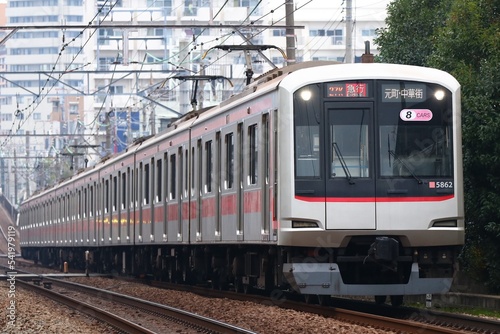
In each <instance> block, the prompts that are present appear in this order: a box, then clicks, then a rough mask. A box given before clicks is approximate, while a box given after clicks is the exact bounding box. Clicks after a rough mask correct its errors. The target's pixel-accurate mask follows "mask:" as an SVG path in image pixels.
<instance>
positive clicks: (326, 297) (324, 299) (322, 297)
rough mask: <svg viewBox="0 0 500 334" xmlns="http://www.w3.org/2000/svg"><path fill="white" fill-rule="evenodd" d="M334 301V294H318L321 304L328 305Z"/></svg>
mask: <svg viewBox="0 0 500 334" xmlns="http://www.w3.org/2000/svg"><path fill="white" fill-rule="evenodd" d="M331 302H332V296H329V295H318V303H319V305H321V306H328V305H330V304H331Z"/></svg>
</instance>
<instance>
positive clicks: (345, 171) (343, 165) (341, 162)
mask: <svg viewBox="0 0 500 334" xmlns="http://www.w3.org/2000/svg"><path fill="white" fill-rule="evenodd" d="M332 146H333V149H334V150H335V153H336V154H337V156H338V157H339V161H340V165H341V166H342V169H343V170H344V174H345V176H346V178H347V181H348V182H349V184H354V181H353V180H352V176H351V172H350V171H349V168H348V167H347V164H346V163H345V160H344V156H343V155H342V153H341V152H340V149H339V146H338V145H337V143H332Z"/></svg>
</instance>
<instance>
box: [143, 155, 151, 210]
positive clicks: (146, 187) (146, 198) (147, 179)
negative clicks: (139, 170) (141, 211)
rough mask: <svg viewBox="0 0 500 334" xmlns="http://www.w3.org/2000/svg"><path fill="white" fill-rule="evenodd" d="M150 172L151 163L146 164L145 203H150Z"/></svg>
mask: <svg viewBox="0 0 500 334" xmlns="http://www.w3.org/2000/svg"><path fill="white" fill-rule="evenodd" d="M150 176H151V175H150V172H149V164H145V165H144V188H143V191H144V198H143V199H144V201H143V204H144V205H148V204H149V182H150Z"/></svg>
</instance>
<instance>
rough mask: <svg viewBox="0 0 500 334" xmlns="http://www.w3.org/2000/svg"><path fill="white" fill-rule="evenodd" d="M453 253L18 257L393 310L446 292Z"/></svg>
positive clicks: (154, 250)
mask: <svg viewBox="0 0 500 334" xmlns="http://www.w3.org/2000/svg"><path fill="white" fill-rule="evenodd" d="M86 251H88V252H89V253H88V255H87V256H86ZM457 251H458V249H452V248H444V247H432V248H426V249H423V248H422V249H412V248H404V247H402V246H401V245H400V243H399V242H398V240H397V238H391V237H372V238H370V237H360V238H354V239H353V240H352V241H351V242H350V243H349V245H348V247H346V248H341V249H332V248H305V247H300V248H299V247H294V248H292V247H278V246H276V245H251V244H230V245H191V246H189V245H176V246H158V245H149V246H143V245H136V246H114V247H106V248H84V247H72V248H34V247H32V248H24V249H23V251H22V255H23V257H24V258H27V259H32V260H34V261H35V262H38V263H40V264H42V265H44V266H48V267H53V268H56V269H57V268H58V269H59V270H61V271H62V270H63V268H64V262H67V264H68V265H69V268H70V270H86V269H87V270H88V272H90V273H109V274H112V275H134V276H137V277H144V278H148V279H154V280H159V281H166V282H175V283H182V284H197V285H207V286H211V287H213V288H216V289H233V290H235V291H238V292H244V293H247V292H249V290H260V291H262V292H266V293H272V292H273V291H276V289H279V290H285V291H294V292H298V293H300V294H302V295H304V297H305V299H306V301H309V300H313V299H314V300H316V301H319V302H324V301H326V300H328V299H329V297H330V296H331V295H339V294H340V295H371V296H375V301H376V302H378V303H384V302H385V301H386V297H387V296H388V295H390V296H391V303H392V304H393V305H395V306H398V305H401V304H402V302H403V295H405V294H419V290H418V289H420V287H422V284H424V285H425V288H426V289H427V290H426V291H423V290H422V291H421V293H422V294H425V293H428V291H429V290H428V288H429V284H431V285H432V284H434V283H436V282H439V284H443V283H442V282H445V283H444V285H445V286H444V287H443V290H444V289H449V286H446V285H447V284H449V285H451V281H452V278H453V273H454V264H455V261H456V256H457ZM417 281H418V282H419V283H418V284H416V283H415V282H417ZM446 282H448V283H446ZM410 285H411V286H410ZM414 285H415V286H416V287H415V286H414ZM391 286H392V287H394V289H392V288H391ZM388 291H394V293H395V294H394V293H393V294H391V293H388Z"/></svg>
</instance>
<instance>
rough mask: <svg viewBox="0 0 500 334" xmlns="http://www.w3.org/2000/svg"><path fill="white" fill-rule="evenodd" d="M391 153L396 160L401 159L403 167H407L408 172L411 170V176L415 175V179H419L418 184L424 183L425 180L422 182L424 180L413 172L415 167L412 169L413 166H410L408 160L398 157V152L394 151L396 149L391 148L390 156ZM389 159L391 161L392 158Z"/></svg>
mask: <svg viewBox="0 0 500 334" xmlns="http://www.w3.org/2000/svg"><path fill="white" fill-rule="evenodd" d="M391 155H392V157H393V158H394V160H397V161H399V163H400V164H401V165H403V167H405V168H406V170H407V171H408V172H410V174H411V176H413V178H414V179H415V180H417V182H418V184H422V183H423V182H422V180H421V179H420V178H419V177H418V176H417V175H415V173H414V172H413V169H412V168H411V167H410V166H409V165H408V164H407V163H406V162H404V161H403V160H401V158H400V157H398V156H397V155H396V153H394V151H393V150H389V157H390V156H391ZM389 161H390V160H389Z"/></svg>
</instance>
